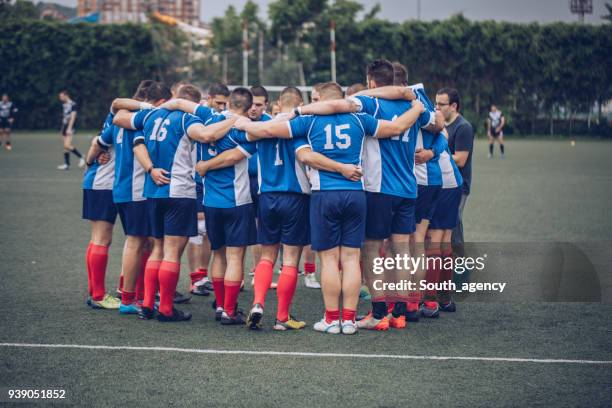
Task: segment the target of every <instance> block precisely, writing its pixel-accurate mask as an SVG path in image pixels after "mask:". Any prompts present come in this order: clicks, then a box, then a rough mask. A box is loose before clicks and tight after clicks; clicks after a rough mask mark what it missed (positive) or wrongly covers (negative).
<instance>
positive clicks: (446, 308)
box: [439, 300, 457, 313]
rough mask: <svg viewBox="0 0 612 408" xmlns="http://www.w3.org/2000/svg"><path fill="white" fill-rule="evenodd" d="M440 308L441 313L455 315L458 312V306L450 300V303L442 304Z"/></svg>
mask: <svg viewBox="0 0 612 408" xmlns="http://www.w3.org/2000/svg"><path fill="white" fill-rule="evenodd" d="M439 307H440V311H441V312H447V313H454V312H456V311H457V304H456V303H455V302H453V301H452V300H449V301H448V302H440V303H439Z"/></svg>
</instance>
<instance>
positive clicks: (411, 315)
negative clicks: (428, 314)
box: [405, 310, 421, 322]
mask: <svg viewBox="0 0 612 408" xmlns="http://www.w3.org/2000/svg"><path fill="white" fill-rule="evenodd" d="M420 314H421V313H420V311H419V310H413V311H406V314H405V316H406V321H407V322H418V321H419V316H420Z"/></svg>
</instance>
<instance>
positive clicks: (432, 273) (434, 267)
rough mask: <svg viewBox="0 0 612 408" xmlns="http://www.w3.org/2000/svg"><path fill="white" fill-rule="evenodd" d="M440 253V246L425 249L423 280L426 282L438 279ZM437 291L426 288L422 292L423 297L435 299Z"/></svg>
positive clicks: (429, 282)
mask: <svg viewBox="0 0 612 408" xmlns="http://www.w3.org/2000/svg"><path fill="white" fill-rule="evenodd" d="M441 255H442V253H441V252H440V248H432V249H430V250H428V251H427V272H426V274H425V280H426V281H427V284H428V285H430V284H436V283H438V281H439V280H440V269H441V266H442V261H443V259H442V257H441ZM436 296H437V291H436V290H435V289H427V290H425V293H424V294H423V297H424V298H425V299H427V300H428V301H431V300H433V299H435V298H436Z"/></svg>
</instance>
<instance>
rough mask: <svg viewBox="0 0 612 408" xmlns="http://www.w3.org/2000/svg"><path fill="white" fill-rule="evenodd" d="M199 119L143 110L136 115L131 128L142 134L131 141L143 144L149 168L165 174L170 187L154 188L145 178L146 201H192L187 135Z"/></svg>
mask: <svg viewBox="0 0 612 408" xmlns="http://www.w3.org/2000/svg"><path fill="white" fill-rule="evenodd" d="M196 124H201V125H204V123H203V122H202V120H201V119H199V118H198V117H196V116H194V115H191V114H189V113H184V112H181V111H169V110H167V109H147V110H141V111H139V112H138V113H136V114H135V115H134V116H133V118H132V127H133V128H135V129H141V130H143V135H140V136H137V137H135V138H134V141H136V140H139V139H142V140H144V141H145V144H146V146H147V150H148V152H149V156H150V157H151V161H152V162H153V165H154V166H155V167H157V168H162V169H165V170H166V171H168V172H169V174H168V175H167V177H169V178H170V184H165V185H163V186H158V185H157V184H155V182H153V180H152V179H151V177H150V176H149V175H147V176H146V178H145V189H144V196H145V197H146V198H196V191H195V181H194V178H193V168H194V162H193V156H192V150H193V141H192V140H191V139H190V138H189V136H188V135H187V130H188V129H189V127H190V126H192V125H196Z"/></svg>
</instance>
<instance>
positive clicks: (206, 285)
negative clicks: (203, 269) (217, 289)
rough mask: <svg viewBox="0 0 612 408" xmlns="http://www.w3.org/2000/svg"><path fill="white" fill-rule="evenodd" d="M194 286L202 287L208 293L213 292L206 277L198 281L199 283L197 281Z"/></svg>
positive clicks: (211, 285) (210, 283)
mask: <svg viewBox="0 0 612 408" xmlns="http://www.w3.org/2000/svg"><path fill="white" fill-rule="evenodd" d="M194 286H203V287H204V289H206V290H207V291H209V292H212V291H213V284H212V282H211V281H210V279H209V278H208V276H205V277H203V278H202V279H200V280H199V281H197V282H196V283H194Z"/></svg>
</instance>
